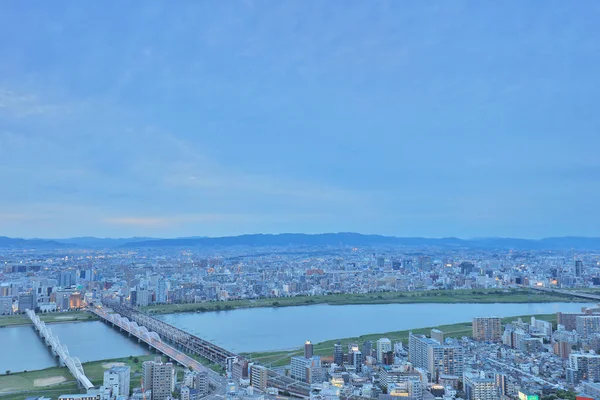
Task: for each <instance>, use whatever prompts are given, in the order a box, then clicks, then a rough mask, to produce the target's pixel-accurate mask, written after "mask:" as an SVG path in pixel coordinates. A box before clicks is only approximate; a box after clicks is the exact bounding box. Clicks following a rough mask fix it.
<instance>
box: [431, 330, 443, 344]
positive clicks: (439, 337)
mask: <svg viewBox="0 0 600 400" xmlns="http://www.w3.org/2000/svg"><path fill="white" fill-rule="evenodd" d="M429 336H431V338H432V339H433V340H436V341H438V343H440V344H444V332H442V331H440V330H439V329H432V330H431V334H430V335H429Z"/></svg>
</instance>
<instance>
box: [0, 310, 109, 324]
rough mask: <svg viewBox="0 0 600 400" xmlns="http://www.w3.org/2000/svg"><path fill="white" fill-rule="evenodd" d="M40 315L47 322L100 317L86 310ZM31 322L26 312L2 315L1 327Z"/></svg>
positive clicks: (86, 319)
mask: <svg viewBox="0 0 600 400" xmlns="http://www.w3.org/2000/svg"><path fill="white" fill-rule="evenodd" d="M38 316H39V317H40V320H41V321H43V322H45V323H47V324H50V323H60V322H77V321H93V320H96V319H98V317H96V316H95V315H93V314H90V313H88V312H85V311H67V312H55V313H39V314H38ZM29 324H31V320H30V319H29V317H27V315H25V314H19V315H3V316H0V328H4V327H7V326H16V325H29Z"/></svg>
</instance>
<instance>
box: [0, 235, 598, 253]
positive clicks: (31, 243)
mask: <svg viewBox="0 0 600 400" xmlns="http://www.w3.org/2000/svg"><path fill="white" fill-rule="evenodd" d="M231 246H252V247H268V246H313V247H316V246H407V247H427V246H436V247H440V248H465V249H466V248H471V249H505V250H506V249H515V250H569V249H575V250H600V238H594V237H577V236H564V237H552V238H544V239H518V238H476V239H459V238H454V237H448V238H422V237H395V236H382V235H363V234H360V233H323V234H303V233H282V234H248V235H239V236H225V237H183V238H174V239H160V238H148V237H132V238H96V237H76V238H68V239H20V238H9V237H5V236H0V248H40V249H52V248H55V249H60V248H152V247H231Z"/></svg>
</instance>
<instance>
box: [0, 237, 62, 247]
mask: <svg viewBox="0 0 600 400" xmlns="http://www.w3.org/2000/svg"><path fill="white" fill-rule="evenodd" d="M68 246H69V245H68V244H65V243H59V242H57V241H55V240H47V239H20V238H10V237H6V236H0V248H23V249H26V248H29V249H34V248H37V249H42V248H43V249H52V248H64V247H68Z"/></svg>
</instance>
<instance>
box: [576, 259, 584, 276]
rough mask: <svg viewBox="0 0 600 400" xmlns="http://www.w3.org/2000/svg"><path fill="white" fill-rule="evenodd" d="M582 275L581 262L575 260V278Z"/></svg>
mask: <svg viewBox="0 0 600 400" xmlns="http://www.w3.org/2000/svg"><path fill="white" fill-rule="evenodd" d="M582 275H583V261H581V260H575V276H582Z"/></svg>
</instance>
